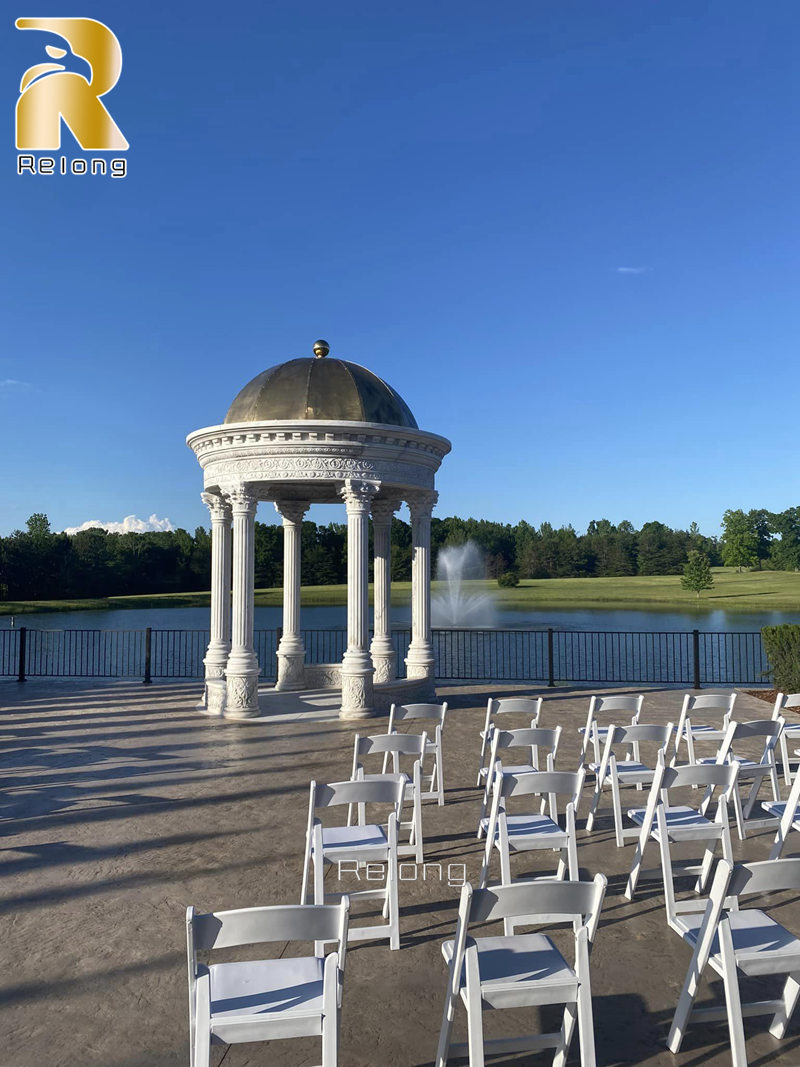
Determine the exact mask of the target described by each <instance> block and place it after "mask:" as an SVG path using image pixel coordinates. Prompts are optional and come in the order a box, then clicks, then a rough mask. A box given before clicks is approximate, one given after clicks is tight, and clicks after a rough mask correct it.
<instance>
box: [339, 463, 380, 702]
mask: <svg viewBox="0 0 800 1067" xmlns="http://www.w3.org/2000/svg"><path fill="white" fill-rule="evenodd" d="M377 490H378V486H377V485H376V484H375V483H373V482H354V481H350V480H348V481H346V482H345V484H344V488H343V489H342V490H341V493H342V496H343V498H344V501H345V504H346V506H347V651H346V652H345V654H344V658H343V659H342V707H341V711H340V713H339V714H340V715H341V717H342V718H346V719H364V718H368V717H370V716H371V715H373V714H374V711H373V699H372V674H373V666H372V659H371V658H370V654H369V649H368V644H369V510H370V503H371V501H372V498H373V496H374V495H375V493H376V492H377Z"/></svg>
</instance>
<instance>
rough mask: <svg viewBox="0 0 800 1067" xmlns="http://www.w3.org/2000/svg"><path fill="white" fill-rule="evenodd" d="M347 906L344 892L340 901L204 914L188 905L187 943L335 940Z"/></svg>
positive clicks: (202, 947) (199, 946)
mask: <svg viewBox="0 0 800 1067" xmlns="http://www.w3.org/2000/svg"><path fill="white" fill-rule="evenodd" d="M349 906H350V902H349V898H348V897H347V896H345V897H343V898H342V901H341V903H339V904H294V905H293V904H287V905H277V906H273V907H261V908H238V909H236V910H235V911H217V912H208V913H206V914H201V913H199V912H196V911H195V910H194V908H192V907H189V908H188V909H187V911H186V924H187V930H188V932H189V938H190V946H192V947H193V948H194V950H196V951H199V952H202V951H209V950H211V949H219V948H235V947H236V946H238V945H256V944H259V943H261V942H265V941H337V940H338V939H339V938H340V935H341V932H342V924H343V923H344V922H345V921H346V915H347V911H348V908H349Z"/></svg>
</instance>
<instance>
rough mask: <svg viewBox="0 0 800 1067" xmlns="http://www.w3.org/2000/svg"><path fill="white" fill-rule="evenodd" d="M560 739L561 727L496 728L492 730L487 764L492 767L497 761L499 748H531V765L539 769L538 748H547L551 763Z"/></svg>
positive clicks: (553, 760) (554, 757) (556, 753)
mask: <svg viewBox="0 0 800 1067" xmlns="http://www.w3.org/2000/svg"><path fill="white" fill-rule="evenodd" d="M560 740H561V727H560V726H556V727H555V728H554V729H546V728H545V727H543V726H532V727H530V728H528V729H522V730H498V729H494V730H493V731H492V754H491V758H490V760H489V766H490V767H494V765H495V763H496V762H497V753H498V751H499V750H500V749H509V748H529V749H530V750H531V766H532V767H535V768H536V770H540V769H541V766H540V760H539V749H540V748H546V749H549V753H548V756H550V757H552V763H553V764H554V763H555V761H556V757H557V755H558V745H559V742H560Z"/></svg>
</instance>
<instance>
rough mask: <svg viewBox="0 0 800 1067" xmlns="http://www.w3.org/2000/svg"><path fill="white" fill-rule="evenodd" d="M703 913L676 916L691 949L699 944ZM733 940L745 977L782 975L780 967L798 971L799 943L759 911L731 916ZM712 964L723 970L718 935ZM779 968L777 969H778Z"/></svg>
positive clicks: (729, 914)
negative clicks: (783, 966) (782, 964)
mask: <svg viewBox="0 0 800 1067" xmlns="http://www.w3.org/2000/svg"><path fill="white" fill-rule="evenodd" d="M703 914H704V913H703V912H702V911H699V912H688V913H685V914H678V915H677V916H676V922H677V925H678V926H679V927H680V928H681V929H682V930H683V938H684V940H685V941H688V942H689V944H690V945H692V947H694V945H695V944H696V943H697V937H698V934H699V933H700V927H701V926H702V924H703ZM728 918H729V919H730V923H731V935H732V938H733V951H734V953H735V954H736V957H737V958H736V963H737V965H738V967H739V968H740V970H741V971H742V972H743V973H744V974H748V975H758V974H774V973H781V966H780V963H781V962H782V960H783V962H785V965H786V970H787V971H788V970H796V969H797V967H798V961H799V960H800V941H798V939H797V938H796V937H795V936H794V934H791V933H789V931H788V930H786V929H785V928H784V927H783V926H781V924H780V923H776V922H775V920H774V919H771V918H770V917H769V915H767V914H765V912H763V911H759V910H758V909H756V908H747V909H742V910H741V911H731V912H729V913H728ZM711 964H712V966H714V967H715V968H718V969H719V968H721V966H722V961H721V957H720V954H719V940H718V938H717V936H716V935H715V937H714V941H713V944H712V946H711ZM776 964H777V966H776Z"/></svg>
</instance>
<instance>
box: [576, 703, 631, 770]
mask: <svg viewBox="0 0 800 1067" xmlns="http://www.w3.org/2000/svg"><path fill="white" fill-rule="evenodd" d="M642 704H644V694H641V693H640V694H639V695H638V696H633V695H630V694H622V695H621V696H611V697H600V696H592V697H590V698H589V714H588V715H587V717H586V725H585V726H581V727H580V728H579V730H578V733H580V734H582V735H583V737H582V739H581V766H582V767H585V766H586V753H587V752H588V750H589V745H590V744H591V745H592V750H593V752H594V762H595V763H597V764H599V763H600V744H601V742H604V741H605V739H606V737H607V735H608V727H609V725H611V723H610V722H608V723H606V724H602V723H600V722H599V721H598V717H599V716H600V715H602V716H604V717H605V716H607V715H612V714H617V715H618V713H619V712H620V711H624V712H631V713H632V716H631V726H636V724H637V723H638V722H639V716H640V715H641V714H642Z"/></svg>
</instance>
